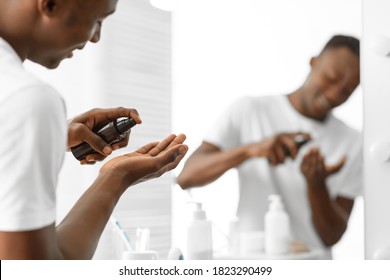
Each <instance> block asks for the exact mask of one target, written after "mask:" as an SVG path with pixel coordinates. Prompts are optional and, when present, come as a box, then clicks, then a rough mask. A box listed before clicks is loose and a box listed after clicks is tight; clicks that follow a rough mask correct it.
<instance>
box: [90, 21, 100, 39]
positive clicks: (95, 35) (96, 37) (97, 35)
mask: <svg viewBox="0 0 390 280" xmlns="http://www.w3.org/2000/svg"><path fill="white" fill-rule="evenodd" d="M101 30H102V28H101V26H100V25H99V26H98V27H97V28H96V30H95V32H94V34H93V36H92V38H91V40H89V41H90V42H92V43H97V42H99V40H100V31H101Z"/></svg>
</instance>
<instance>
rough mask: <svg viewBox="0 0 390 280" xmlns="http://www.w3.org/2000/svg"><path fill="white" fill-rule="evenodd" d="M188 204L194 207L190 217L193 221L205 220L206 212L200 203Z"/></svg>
mask: <svg viewBox="0 0 390 280" xmlns="http://www.w3.org/2000/svg"><path fill="white" fill-rule="evenodd" d="M188 203H193V204H195V205H196V206H195V207H196V208H195V210H194V212H193V215H192V218H193V219H194V220H206V212H205V211H204V210H203V208H202V203H201V202H195V201H190V202H188Z"/></svg>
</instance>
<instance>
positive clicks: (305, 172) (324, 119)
mask: <svg viewBox="0 0 390 280" xmlns="http://www.w3.org/2000/svg"><path fill="white" fill-rule="evenodd" d="M310 66H311V71H310V73H309V75H308V77H307V79H306V81H305V82H304V84H303V85H302V86H301V87H300V88H298V89H297V90H296V91H294V92H292V93H290V94H288V95H279V96H264V97H245V98H241V99H240V100H238V101H237V102H235V103H234V104H233V105H232V106H231V107H230V108H228V110H227V111H226V112H225V113H224V114H223V115H222V117H221V118H220V119H218V120H217V121H216V123H215V125H214V126H213V127H212V129H211V130H210V133H209V134H208V135H207V137H206V139H205V140H204V142H203V143H202V144H201V145H200V147H199V148H198V149H197V150H196V151H195V152H194V153H193V154H192V155H191V157H190V158H189V159H188V160H187V162H186V164H185V166H184V168H183V170H182V172H181V173H180V175H179V176H178V179H177V182H178V184H179V185H180V186H181V187H182V188H183V189H187V188H191V187H196V186H203V185H206V184H208V183H210V182H212V181H214V180H216V179H217V178H218V177H220V176H221V175H222V174H223V173H224V172H226V171H227V170H229V169H231V168H237V170H238V176H239V184H240V191H239V194H240V198H239V205H238V210H237V211H238V216H239V218H240V228H241V230H243V231H251V230H263V229H264V214H265V213H266V211H267V208H268V201H267V197H268V196H269V195H270V194H273V193H277V194H280V195H281V197H282V199H283V202H284V204H285V207H286V209H287V211H288V213H289V215H290V220H291V229H292V234H293V238H294V239H295V240H299V241H301V242H304V244H305V245H306V246H307V247H309V249H317V248H322V249H324V250H325V252H326V253H327V256H326V257H330V250H328V249H329V248H330V246H332V245H334V244H335V243H336V242H337V241H339V240H340V238H341V237H342V235H343V233H344V232H345V230H346V228H347V222H348V218H349V215H350V213H351V210H352V207H353V203H354V197H355V196H357V195H358V194H359V192H360V189H361V141H360V134H359V133H358V132H357V131H355V130H354V129H352V128H350V127H348V126H347V125H346V124H344V123H343V122H342V121H340V120H339V119H337V118H336V117H335V116H334V115H333V114H332V110H333V109H334V108H335V107H337V106H339V105H341V104H343V103H344V102H345V101H346V100H347V99H348V98H349V96H350V95H351V94H352V92H353V91H354V90H355V89H356V87H357V86H358V85H359V79H360V78H359V41H358V40H357V39H355V38H353V37H349V36H342V35H338V36H334V37H333V38H331V39H330V41H329V42H328V43H327V44H326V46H325V47H324V49H323V50H322V52H321V53H320V54H319V56H317V57H313V58H312V59H311V60H310ZM297 138H301V140H310V141H309V142H308V143H307V144H305V145H303V146H302V147H301V148H300V145H299V144H298V143H297V142H296V141H295V139H297ZM300 150H301V151H300ZM304 150H305V151H304Z"/></svg>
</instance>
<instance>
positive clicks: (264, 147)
mask: <svg viewBox="0 0 390 280" xmlns="http://www.w3.org/2000/svg"><path fill="white" fill-rule="evenodd" d="M296 138H301V139H303V140H306V141H310V140H311V136H310V134H308V133H281V134H277V135H276V136H274V137H270V138H267V139H265V140H263V141H261V142H258V143H254V144H251V145H250V146H249V149H250V153H251V155H252V157H266V158H268V161H269V162H270V163H271V164H272V165H274V166H275V165H278V164H281V163H284V161H285V160H286V158H287V157H291V158H292V159H295V157H296V156H297V154H298V151H299V149H300V147H301V146H302V145H300V144H299V143H298V142H296V140H295V139H296Z"/></svg>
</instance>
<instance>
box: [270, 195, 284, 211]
mask: <svg viewBox="0 0 390 280" xmlns="http://www.w3.org/2000/svg"><path fill="white" fill-rule="evenodd" d="M268 200H269V201H270V204H269V209H270V210H284V205H283V202H282V198H281V197H280V195H277V194H271V195H270V196H269V197H268Z"/></svg>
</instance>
